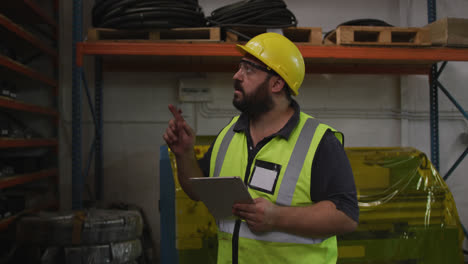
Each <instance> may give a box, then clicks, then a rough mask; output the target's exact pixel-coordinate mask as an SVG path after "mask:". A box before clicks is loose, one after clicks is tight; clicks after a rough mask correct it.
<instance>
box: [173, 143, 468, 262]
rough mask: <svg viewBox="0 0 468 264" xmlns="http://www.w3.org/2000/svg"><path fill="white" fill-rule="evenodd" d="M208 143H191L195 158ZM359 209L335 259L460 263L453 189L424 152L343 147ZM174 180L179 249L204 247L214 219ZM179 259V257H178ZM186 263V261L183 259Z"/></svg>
mask: <svg viewBox="0 0 468 264" xmlns="http://www.w3.org/2000/svg"><path fill="white" fill-rule="evenodd" d="M208 147H209V146H205V145H204V146H196V149H195V151H196V155H197V158H200V157H202V156H203V154H204V153H205V152H206V151H207V150H208ZM346 153H347V155H348V158H349V160H350V162H351V167H352V170H353V174H354V177H355V182H356V188H357V192H358V201H359V208H360V223H359V226H358V229H357V230H356V231H355V232H353V233H349V234H346V235H344V236H340V237H338V251H339V260H338V263H425V264H431V263H433V264H436V263H462V262H463V253H462V242H463V231H462V229H461V225H460V222H459V217H458V213H457V210H456V206H455V202H454V200H453V197H452V194H451V193H450V190H449V189H448V187H447V185H446V184H445V182H444V181H443V179H442V178H441V177H440V175H439V174H438V172H437V171H436V169H435V168H434V167H433V166H432V164H431V162H430V161H429V159H428V158H427V157H426V155H425V154H424V153H422V152H420V151H418V150H416V149H413V148H346ZM170 157H171V165H172V168H173V174H174V180H175V182H176V207H177V208H176V221H177V223H176V226H177V227H176V229H177V234H176V239H177V248H178V250H179V252H183V251H184V250H194V249H199V250H204V247H205V246H206V244H207V243H206V241H207V240H211V239H213V237H216V224H215V220H214V219H213V217H212V216H211V215H210V214H209V212H208V210H207V209H206V207H205V206H204V205H203V204H202V203H201V202H194V201H191V200H190V199H189V198H188V197H187V195H186V194H185V193H184V192H183V191H182V189H181V188H180V185H179V183H178V180H177V170H176V164H175V159H174V157H173V155H172V153H171V154H170ZM180 263H184V262H182V261H181V262H180ZM187 263H190V262H187Z"/></svg>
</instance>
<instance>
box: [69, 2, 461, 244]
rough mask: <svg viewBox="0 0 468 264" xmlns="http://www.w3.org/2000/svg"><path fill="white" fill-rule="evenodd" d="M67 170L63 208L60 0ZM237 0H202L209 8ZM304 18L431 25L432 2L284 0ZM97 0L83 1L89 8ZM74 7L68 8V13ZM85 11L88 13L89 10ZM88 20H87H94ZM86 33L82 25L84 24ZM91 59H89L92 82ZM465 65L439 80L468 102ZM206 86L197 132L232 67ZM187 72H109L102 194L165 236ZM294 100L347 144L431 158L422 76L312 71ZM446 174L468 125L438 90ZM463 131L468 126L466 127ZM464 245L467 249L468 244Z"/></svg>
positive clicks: (227, 111) (209, 123) (222, 108)
mask: <svg viewBox="0 0 468 264" xmlns="http://www.w3.org/2000/svg"><path fill="white" fill-rule="evenodd" d="M62 2H63V3H62V10H63V11H64V15H63V16H62V17H61V22H62V23H63V25H66V26H64V27H62V52H61V55H62V58H63V59H62V64H63V71H62V73H61V88H62V92H61V112H62V114H61V117H62V122H61V126H60V129H61V136H62V138H61V139H62V140H61V143H62V145H61V149H60V152H61V156H62V157H63V158H62V159H61V166H62V167H61V175H62V180H61V183H62V206H63V207H64V208H67V207H69V206H70V200H71V191H70V190H71V187H70V183H71V162H70V160H71V128H70V127H71V57H70V56H71V55H70V54H71V35H70V34H71V32H70V31H69V29H70V28H71V3H68V2H70V1H62ZM233 2H235V1H227V0H224V1H214V0H199V4H200V6H202V7H203V9H204V12H205V15H207V16H208V15H209V13H210V12H211V11H212V10H214V9H215V8H218V7H221V6H223V5H226V4H228V3H233ZM286 2H287V4H288V8H289V9H290V10H291V11H292V12H293V13H294V14H295V15H296V17H297V19H298V21H299V26H305V27H307V26H310V27H322V29H323V31H324V32H326V31H328V30H331V29H333V28H334V27H335V26H336V25H338V24H340V23H342V22H345V21H348V20H352V19H357V18H377V19H381V20H385V21H386V22H388V23H390V24H393V25H395V26H423V25H425V24H427V9H426V1H423V0H417V1H411V0H400V1H393V0H385V1H383V0H382V1H374V0H359V1H344V0H327V1H325V0H317V1H306V0H301V1H299V0H297V1H292V0H290V1H286ZM437 2H438V17H439V18H441V17H444V16H457V17H467V16H468V15H467V14H468V13H467V12H466V10H468V1H466V0H445V1H441V0H439V1H437ZM92 3H93V2H92V1H91V0H88V1H85V7H86V8H85V10H86V11H85V12H87V14H89V12H90V8H91V7H92ZM67 14H70V15H67ZM86 17H89V15H87V16H86ZM89 24H90V21H89V20H87V21H86V23H85V25H86V26H87V25H89ZM85 32H86V30H85ZM91 62H92V60H91V59H87V68H88V69H89V70H88V71H87V72H88V76H89V79H88V82H89V83H90V85H92V74H91V73H92V67H91V66H92V63H91ZM467 71H468V63H466V62H463V63H449V64H448V66H447V67H446V70H445V71H444V73H443V75H442V77H441V80H442V82H443V83H444V84H445V86H446V87H447V88H448V89H449V90H450V91H451V92H452V94H453V95H454V96H455V98H457V100H458V101H459V103H460V104H461V105H462V106H463V107H464V108H465V109H468V90H467V89H466V83H468V74H467ZM202 75H203V76H206V78H207V86H208V87H210V88H211V89H212V92H213V94H214V96H215V98H216V100H214V101H213V102H210V103H203V104H187V103H186V104H183V105H182V106H183V108H184V111H185V113H186V117H187V119H188V120H189V121H190V122H191V124H192V125H193V126H194V128H195V129H196V131H197V133H198V134H199V135H216V134H217V133H218V131H219V129H220V128H221V127H222V126H223V125H224V124H226V123H227V122H228V121H229V120H230V117H231V116H232V115H233V114H236V111H235V110H234V108H233V107H232V105H231V96H232V80H231V76H232V74H230V73H217V74H215V73H206V74H202ZM193 76H196V75H195V74H190V73H170V74H167V73H137V74H135V73H105V74H104V95H105V97H104V150H105V152H104V170H105V176H104V197H105V200H106V201H125V202H131V203H136V204H138V205H140V206H141V207H143V208H144V210H145V212H146V214H147V215H148V217H149V220H150V224H151V228H152V230H153V234H154V238H155V240H156V241H157V242H159V212H158V207H157V204H158V199H159V188H160V186H159V146H160V145H162V144H164V142H163V140H162V134H163V132H164V130H165V128H166V124H167V121H168V120H169V118H170V115H169V112H168V110H167V104H168V103H174V104H180V103H179V102H178V101H177V96H176V94H177V82H178V79H179V78H185V77H193ZM300 92H301V94H300V97H298V98H297V99H298V101H299V103H300V104H301V107H302V109H303V110H304V111H305V112H307V113H310V114H312V115H314V116H316V117H318V118H320V119H322V120H323V121H325V122H327V123H329V124H330V125H332V126H334V127H336V128H337V129H339V130H341V131H343V132H344V133H345V135H346V144H347V146H412V147H416V148H418V149H420V150H422V151H424V152H425V153H426V154H427V155H428V156H430V136H429V112H428V109H429V103H428V102H429V88H428V80H427V78H426V77H421V76H418V77H415V76H402V77H398V76H386V75H379V76H370V75H328V74H324V75H307V76H306V79H305V81H304V84H303V86H302V88H301V91H300ZM439 98H440V103H439V108H440V172H441V174H442V175H444V174H445V173H446V172H447V170H448V169H449V167H450V166H451V165H452V164H453V162H454V161H455V160H456V159H457V158H458V156H459V155H460V154H461V153H462V152H463V150H464V149H465V148H466V147H467V145H468V142H467V141H468V139H467V136H466V133H467V130H468V126H467V122H466V120H464V119H463V118H461V114H459V113H458V112H457V110H456V109H455V108H454V107H453V106H452V105H451V104H450V103H449V102H448V100H446V98H445V96H444V95H443V94H442V93H441V92H439ZM84 115H85V124H84V127H85V129H84V133H83V134H84V147H85V148H84V151H83V154H84V156H87V155H88V154H87V153H88V149H89V146H90V142H91V140H92V135H93V132H92V126H91V119H90V118H89V112H88V111H85V112H84ZM463 133H465V134H463ZM463 135H464V136H463ZM466 171H468V161H467V160H465V161H463V162H462V163H461V164H460V166H459V168H458V169H457V170H456V171H455V172H454V173H453V175H452V176H451V178H450V179H449V180H448V185H449V187H450V188H451V190H452V192H453V194H454V196H455V200H456V202H457V206H458V211H459V214H460V216H461V219H462V221H463V223H464V224H465V226H468V201H467V200H466V195H465V193H466V192H465V191H464V190H466V189H467V187H468V178H467V177H466ZM465 247H468V245H466V246H465Z"/></svg>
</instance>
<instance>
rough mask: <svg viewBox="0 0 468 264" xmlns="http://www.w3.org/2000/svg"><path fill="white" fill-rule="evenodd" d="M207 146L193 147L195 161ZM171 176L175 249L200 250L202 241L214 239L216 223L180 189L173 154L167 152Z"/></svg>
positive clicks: (203, 207)
mask: <svg viewBox="0 0 468 264" xmlns="http://www.w3.org/2000/svg"><path fill="white" fill-rule="evenodd" d="M208 149H209V146H206V145H203V146H195V155H196V158H197V159H200V158H201V157H203V155H204V154H205V153H206V152H207V151H208ZM169 157H170V160H171V167H172V174H173V176H174V183H175V188H176V190H175V206H176V210H175V211H176V213H175V215H176V216H175V218H176V248H177V249H178V250H193V249H202V248H203V246H204V244H206V243H204V240H207V239H212V238H213V237H216V233H217V227H216V221H215V219H214V218H213V216H211V214H210V213H209V211H208V209H207V208H206V206H205V205H204V204H203V203H202V202H195V201H193V200H191V199H190V198H189V197H188V196H187V194H186V193H185V192H184V191H183V190H182V187H180V183H179V180H178V178H177V164H176V162H175V157H174V154H173V153H172V152H171V151H170V150H169Z"/></svg>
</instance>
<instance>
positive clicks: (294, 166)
mask: <svg viewBox="0 0 468 264" xmlns="http://www.w3.org/2000/svg"><path fill="white" fill-rule="evenodd" d="M319 124H320V123H319V122H318V121H317V120H315V119H313V118H308V119H307V120H306V121H305V124H304V126H303V128H302V130H301V132H300V134H299V137H298V138H297V141H296V144H295V146H294V149H293V151H292V153H291V157H290V158H289V161H288V166H287V168H286V171H285V172H284V175H283V180H282V183H281V187H280V189H279V191H278V197H277V199H276V203H277V204H279V205H283V206H291V204H292V199H293V194H294V190H295V189H296V184H297V181H298V179H299V175H300V173H301V170H302V167H303V164H304V160H305V158H306V156H307V152H308V151H309V148H310V144H311V143H312V138H313V137H314V135H315V130H316V129H317V127H318V126H319ZM233 128H234V124H233V125H232V126H231V127H230V128H229V130H228V131H227V132H226V135H225V136H224V138H223V140H222V142H221V145H220V146H219V151H218V156H217V157H216V163H215V169H214V174H213V177H218V176H219V173H220V172H221V167H222V165H223V162H224V157H225V156H226V152H227V149H228V147H229V144H230V142H231V140H232V138H233V137H234V135H235V132H234V130H233ZM234 225H235V220H219V221H218V228H219V231H221V232H225V233H229V234H233V232H234ZM239 236H240V237H243V238H250V239H255V240H262V241H271V242H282V243H298V244H318V243H322V242H323V241H325V240H326V239H318V238H317V239H313V238H306V237H301V236H296V235H292V234H288V233H283V232H267V233H258V234H255V233H252V232H251V231H250V229H249V228H248V226H247V224H246V223H245V222H242V223H241V227H240V232H239Z"/></svg>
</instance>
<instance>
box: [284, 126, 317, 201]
mask: <svg viewBox="0 0 468 264" xmlns="http://www.w3.org/2000/svg"><path fill="white" fill-rule="evenodd" d="M319 124H320V123H319V122H318V121H317V120H315V119H313V118H309V119H307V120H306V122H305V124H304V127H303V128H302V130H301V134H300V135H299V137H298V138H297V141H296V145H295V146H294V150H293V152H292V153H291V157H290V158H289V161H288V167H287V168H286V171H285V172H284V176H283V181H282V183H281V187H280V189H279V192H278V198H277V199H276V203H277V204H279V205H285V206H290V205H291V203H292V199H293V194H294V190H295V189H296V184H297V180H298V179H299V174H301V170H302V166H303V164H304V160H305V158H306V156H307V152H308V151H309V147H310V144H311V143H312V138H313V137H314V134H315V130H316V129H317V127H318V125H319Z"/></svg>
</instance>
